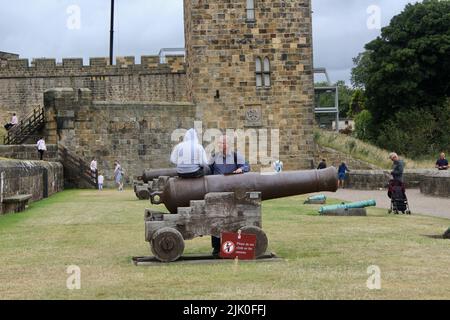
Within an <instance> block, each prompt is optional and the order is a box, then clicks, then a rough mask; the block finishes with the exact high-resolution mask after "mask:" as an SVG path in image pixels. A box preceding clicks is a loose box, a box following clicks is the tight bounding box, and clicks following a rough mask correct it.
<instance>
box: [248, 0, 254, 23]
mask: <svg viewBox="0 0 450 320" xmlns="http://www.w3.org/2000/svg"><path fill="white" fill-rule="evenodd" d="M247 21H255V0H247Z"/></svg>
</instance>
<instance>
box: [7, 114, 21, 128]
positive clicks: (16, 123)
mask: <svg viewBox="0 0 450 320" xmlns="http://www.w3.org/2000/svg"><path fill="white" fill-rule="evenodd" d="M18 124H19V119H18V118H17V115H16V114H15V113H13V116H12V118H11V122H10V123H7V124H5V126H4V127H5V129H6V130H10V129H11V128H12V127H14V126H16V125H18Z"/></svg>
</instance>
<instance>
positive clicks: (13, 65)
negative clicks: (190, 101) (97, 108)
mask: <svg viewBox="0 0 450 320" xmlns="http://www.w3.org/2000/svg"><path fill="white" fill-rule="evenodd" d="M5 61H6V62H4V63H3V66H1V67H0V122H1V123H6V122H7V121H10V118H11V115H12V113H13V112H16V113H17V114H18V116H19V119H20V118H23V117H25V116H26V115H27V114H28V113H29V112H30V111H31V110H32V109H33V108H34V107H36V106H42V101H43V95H44V91H45V90H46V89H50V88H57V87H71V88H89V89H90V90H91V91H92V96H93V99H94V100H99V101H154V102H161V101H165V102H172V101H187V94H186V79H185V78H186V72H185V70H184V69H185V66H184V57H180V56H167V57H166V63H160V58H159V56H143V57H141V64H135V58H134V57H123V58H120V57H118V58H117V63H116V65H113V66H110V65H108V59H107V58H91V59H90V61H89V65H88V66H85V65H83V59H79V58H76V59H63V61H62V64H61V65H59V64H57V63H56V60H55V59H34V60H33V62H32V63H31V65H30V63H29V61H28V59H13V60H5Z"/></svg>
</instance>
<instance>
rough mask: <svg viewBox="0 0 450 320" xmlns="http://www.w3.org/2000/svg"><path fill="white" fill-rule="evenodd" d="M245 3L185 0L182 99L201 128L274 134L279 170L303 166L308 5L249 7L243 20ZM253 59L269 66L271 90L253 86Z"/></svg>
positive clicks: (310, 90)
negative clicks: (184, 89) (186, 100)
mask: <svg viewBox="0 0 450 320" xmlns="http://www.w3.org/2000/svg"><path fill="white" fill-rule="evenodd" d="M246 3H247V1H245V0H239V1H230V0H225V1H223V0H221V1H219V0H214V1H200V0H185V1H184V7H185V19H184V20H185V39H186V53H187V56H186V65H187V79H188V80H187V87H188V96H189V98H190V99H191V100H192V102H193V103H194V104H196V105H197V118H198V119H202V120H203V121H204V127H205V128H218V129H221V130H224V129H227V128H232V129H248V128H255V129H258V128H264V129H268V130H271V129H278V130H280V134H279V137H280V141H279V142H280V146H279V151H280V157H279V158H280V159H281V160H282V161H283V162H284V165H285V168H286V169H300V168H310V167H311V165H312V163H313V160H314V156H313V153H314V141H313V133H312V130H313V123H314V114H313V100H314V85H313V60H312V57H313V52H312V23H311V3H310V0H292V1H273V0H259V1H255V4H256V7H255V20H254V21H249V20H248V19H247V16H246ZM258 57H259V58H261V59H262V60H264V58H265V57H267V58H268V59H269V61H270V78H271V84H270V86H263V87H261V88H257V85H256V60H257V58H258ZM269 143H270V142H269ZM274 160H275V159H274Z"/></svg>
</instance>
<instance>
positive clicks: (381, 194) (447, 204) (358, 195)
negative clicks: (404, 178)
mask: <svg viewBox="0 0 450 320" xmlns="http://www.w3.org/2000/svg"><path fill="white" fill-rule="evenodd" d="M323 194H325V195H326V196H327V197H330V198H337V199H342V200H345V201H362V200H369V199H374V200H376V202H377V207H378V208H386V209H387V208H389V207H390V206H391V201H390V199H389V198H388V196H387V191H386V190H383V191H378V190H377V191H366V190H351V189H339V190H338V191H337V192H336V193H333V192H324V193H323ZM406 196H407V197H408V203H409V207H410V209H411V212H412V214H422V215H429V216H434V217H441V218H447V219H450V198H438V197H429V196H424V195H423V194H421V193H420V191H419V189H407V190H406Z"/></svg>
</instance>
